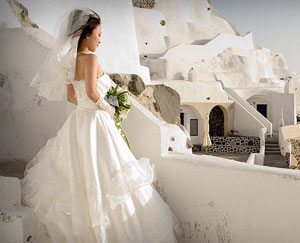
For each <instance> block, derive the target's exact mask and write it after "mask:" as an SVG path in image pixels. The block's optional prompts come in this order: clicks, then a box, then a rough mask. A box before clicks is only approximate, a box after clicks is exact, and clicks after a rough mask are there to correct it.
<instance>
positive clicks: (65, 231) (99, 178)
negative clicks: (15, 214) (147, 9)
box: [21, 74, 181, 243]
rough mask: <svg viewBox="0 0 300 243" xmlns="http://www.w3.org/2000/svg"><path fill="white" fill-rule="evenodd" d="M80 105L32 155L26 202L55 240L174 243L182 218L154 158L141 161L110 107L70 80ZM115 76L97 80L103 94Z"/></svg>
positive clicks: (24, 192) (24, 193)
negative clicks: (160, 188)
mask: <svg viewBox="0 0 300 243" xmlns="http://www.w3.org/2000/svg"><path fill="white" fill-rule="evenodd" d="M71 83H72V84H73V86H74V89H75V93H76V97H77V102H78V105H77V108H76V109H75V110H73V111H72V112H71V114H70V115H69V117H68V118H67V120H66V122H65V123H64V125H63V126H62V127H61V129H60V130H59V131H58V132H57V134H56V136H55V137H52V138H50V139H49V140H48V141H47V143H46V145H45V146H44V147H42V148H41V149H40V151H39V152H38V153H37V154H36V156H35V157H34V158H33V159H32V160H31V161H30V162H28V164H27V166H26V170H25V173H24V175H25V177H24V179H23V180H21V189H22V203H23V204H24V205H27V206H30V207H33V208H34V212H35V215H36V218H37V220H38V222H39V226H40V227H44V229H46V232H47V234H48V235H49V237H50V238H51V241H53V242H56V243H63V242H72V243H93V242H97V243H104V242H107V243H155V242H159V243H171V242H172V243H173V242H177V240H176V238H175V235H174V232H176V233H179V234H180V232H181V229H180V225H179V224H180V223H179V221H178V219H177V218H176V216H175V215H174V213H173V212H172V210H171V209H170V208H169V206H168V205H167V204H166V203H165V202H164V200H163V199H162V198H161V197H160V195H159V193H158V192H157V191H156V190H155V187H154V186H153V185H152V181H153V176H154V170H153V168H152V166H151V165H150V163H149V159H148V158H140V159H139V160H137V159H136V158H135V157H134V155H133V154H132V152H131V150H130V149H129V148H128V146H127V144H126V142H125V141H124V139H123V138H122V136H121V135H120V134H119V131H118V129H117V128H116V126H115V124H114V121H113V119H112V118H111V117H110V115H109V114H108V112H106V111H104V110H100V109H99V108H97V106H96V105H95V103H94V102H92V101H91V100H90V99H89V98H88V96H87V95H86V90H85V81H84V80H79V81H71ZM111 86H115V83H113V81H112V80H111V79H110V78H109V76H108V75H107V74H104V75H103V76H102V77H100V78H98V80H97V89H98V91H99V93H100V95H101V96H102V97H104V96H105V94H106V92H107V90H108V89H109V87H111Z"/></svg>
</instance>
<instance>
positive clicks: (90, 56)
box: [86, 53, 98, 64]
mask: <svg viewBox="0 0 300 243" xmlns="http://www.w3.org/2000/svg"><path fill="white" fill-rule="evenodd" d="M86 63H87V64H95V63H97V64H98V57H97V56H96V55H95V54H93V53H90V54H87V55H86Z"/></svg>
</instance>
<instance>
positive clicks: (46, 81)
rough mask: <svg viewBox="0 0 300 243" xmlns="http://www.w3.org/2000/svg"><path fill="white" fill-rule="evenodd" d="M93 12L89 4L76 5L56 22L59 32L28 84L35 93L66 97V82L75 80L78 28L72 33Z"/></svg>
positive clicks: (50, 98) (56, 98)
mask: <svg viewBox="0 0 300 243" xmlns="http://www.w3.org/2000/svg"><path fill="white" fill-rule="evenodd" d="M94 15H95V12H94V11H93V10H91V9H89V8H81V7H76V8H73V9H72V10H69V11H68V12H66V13H65V14H64V15H63V16H62V17H60V18H59V20H58V22H57V23H56V30H58V31H55V32H58V35H57V38H56V42H55V45H54V48H53V49H52V50H50V51H49V52H48V54H47V56H46V58H45V61H44V62H43V63H42V65H41V66H40V68H39V71H38V72H37V73H36V75H35V76H34V78H33V80H32V81H31V83H30V86H32V87H35V88H36V89H37V90H38V95H39V96H43V97H45V98H47V99H48V100H65V98H66V83H68V82H70V81H71V80H74V75H75V65H76V55H77V45H78V40H79V38H80V34H81V32H78V33H76V34H75V35H71V34H72V33H74V31H76V30H78V29H79V28H80V27H81V26H82V25H85V24H86V23H87V22H88V20H89V18H90V16H94Z"/></svg>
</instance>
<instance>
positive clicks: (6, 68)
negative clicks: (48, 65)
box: [0, 28, 66, 159]
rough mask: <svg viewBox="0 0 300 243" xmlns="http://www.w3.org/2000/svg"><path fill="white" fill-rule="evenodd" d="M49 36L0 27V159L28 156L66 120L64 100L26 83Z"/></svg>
mask: <svg viewBox="0 0 300 243" xmlns="http://www.w3.org/2000/svg"><path fill="white" fill-rule="evenodd" d="M53 42H54V39H53V37H52V36H50V35H49V34H47V33H46V32H44V31H42V30H40V29H33V28H7V29H0V56H1V58H0V124H1V126H0V134H1V136H0V144H1V146H0V159H30V158H32V157H33V155H34V154H35V153H36V152H37V151H38V150H39V149H40V148H41V147H42V146H43V145H44V144H45V143H46V141H47V139H48V138H50V137H52V136H54V135H55V134H56V132H57V130H58V129H59V128H60V127H61V126H62V124H63V122H64V121H65V119H66V102H63V101H62V102H59V101H55V102H49V101H47V100H46V99H45V98H42V97H39V96H37V92H36V89H34V88H32V87H30V86H29V83H30V82H31V80H32V78H33V77H34V74H35V73H36V72H37V71H38V67H39V65H40V63H41V62H42V61H43V57H44V56H45V54H46V50H47V49H48V48H50V47H51V45H53Z"/></svg>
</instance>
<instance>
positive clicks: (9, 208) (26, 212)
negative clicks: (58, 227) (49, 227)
mask: <svg viewBox="0 0 300 243" xmlns="http://www.w3.org/2000/svg"><path fill="white" fill-rule="evenodd" d="M0 188H1V190H0V198H1V200H0V242H3V243H47V242H49V239H48V238H47V236H46V235H44V236H42V238H43V239H42V238H39V239H38V238H37V237H36V229H37V227H36V226H37V222H36V219H35V215H34V213H33V210H32V208H30V207H25V206H23V205H22V204H21V187H20V180H19V179H18V178H16V177H5V176H0Z"/></svg>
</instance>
